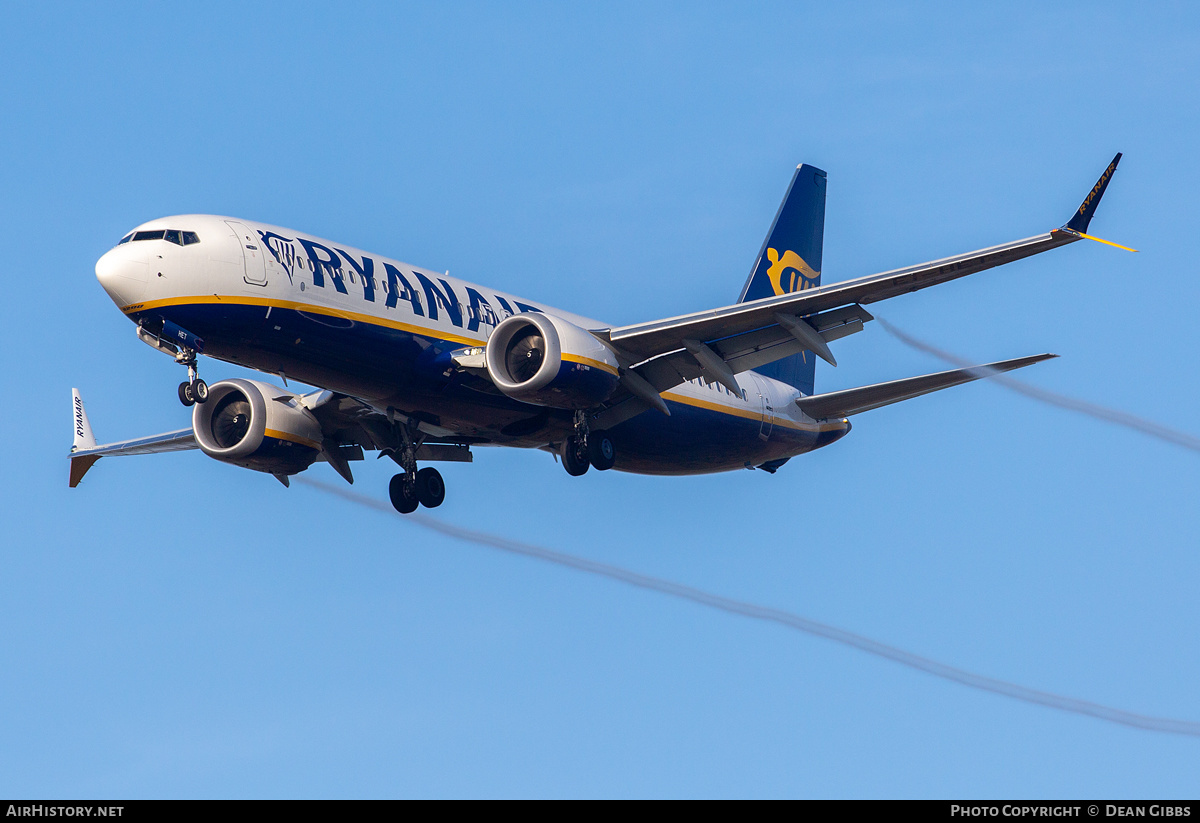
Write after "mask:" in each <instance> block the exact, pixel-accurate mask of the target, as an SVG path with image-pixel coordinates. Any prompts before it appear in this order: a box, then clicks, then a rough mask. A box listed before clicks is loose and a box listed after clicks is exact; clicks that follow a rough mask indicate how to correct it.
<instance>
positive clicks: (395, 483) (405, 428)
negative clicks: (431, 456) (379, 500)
mask: <svg viewBox="0 0 1200 823" xmlns="http://www.w3.org/2000/svg"><path fill="white" fill-rule="evenodd" d="M396 429H397V430H398V433H399V435H400V441H401V443H402V446H401V449H400V452H399V453H398V454H397V453H396V452H391V453H389V455H388V456H389V457H391V458H392V459H393V460H395V461H396V463H397V464H399V466H400V468H402V469H404V473H403V474H397V475H396V476H394V477H393V478H392V482H391V483H390V484H389V485H388V495H389V496H390V497H391V499H392V506H394V507H395V509H396V511H398V512H400V513H401V514H412V513H413V512H415V511H416V510H417V506H424V507H425V508H427V509H436V508H437V507H438V506H440V505H442V501H443V500H445V499H446V481H444V480H442V473H441V472H439V471H438V470H437V469H434V468H429V467H428V466H427V467H425V468H423V469H420V470H418V469H417V448H418V447H419V446H420V445H421V440H422V439H423V438H422V436H421V433H420V431H419V430H418V429H417V427H416V426H415V425H413V424H411V423H409V424H407V425H397V426H396Z"/></svg>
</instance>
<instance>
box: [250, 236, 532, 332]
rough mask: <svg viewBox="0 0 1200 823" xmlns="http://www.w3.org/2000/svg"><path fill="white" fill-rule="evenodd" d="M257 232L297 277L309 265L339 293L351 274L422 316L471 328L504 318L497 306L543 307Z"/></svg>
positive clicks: (366, 292)
mask: <svg viewBox="0 0 1200 823" xmlns="http://www.w3.org/2000/svg"><path fill="white" fill-rule="evenodd" d="M258 236H259V237H261V238H262V242H263V245H264V246H266V247H267V249H268V250H269V251H270V252H271V256H272V257H274V258H275V261H276V262H277V263H279V265H280V266H282V267H283V268H284V270H285V271H286V272H287V275H288V279H289V280H292V281H293V282H295V276H296V270H297V269H300V270H307V271H308V272H310V273H311V274H312V284H313V286H315V287H316V288H319V289H324V288H330V287H332V288H333V289H334V290H335V291H337V292H338V293H340V294H345V295H349V293H350V291H349V289H347V287H346V281H347V280H349V281H350V283H351V285H352V286H353V287H354V289H355V291H356V292H357V290H358V288H360V287H361V289H362V297H363V300H365V301H366V302H368V303H379V302H382V303H383V305H384V306H386V307H387V308H389V309H394V308H395V307H396V306H397V305H398V304H399V303H400V301H404V302H406V303H408V304H410V305H411V306H412V310H413V314H415V315H417V316H418V317H428V318H429V319H430V320H439V319H442V318H443V317H444V318H445V319H446V320H449V321H450V322H451V323H452V324H454V325H455V326H458V327H459V328H466V329H467V330H468V331H478V330H479V326H480V325H481V324H483V325H489V326H494V325H496V324H497V323H499V322H500V320H501V319H502V318H501V317H500V315H499V313H498V311H497V309H499V310H501V311H503V312H505V313H506V314H510V315H511V314H517V313H519V312H523V311H539V312H540V311H541V309H539V308H538V307H537V306H531V305H529V304H528V303H522V302H521V301H519V300H513V301H512V302H511V303H510V302H509V301H508V300H507V299H505V298H504V297H501V296H500V295H498V294H493V295H492V300H494V301H495V304H494V305H493V303H492V302H491V301H489V300H488V299H487V298H485V297H484V296H483V295H482V294H480V293H479V291H478V290H476V289H474V288H472V287H470V286H465V287H464V289H465V291H466V294H464V295H462V296H461V297H460V296H459V295H458V294H457V293H456V292H455V291H454V288H453V287H452V286H451V285H450V284H449V283H448V282H447V281H446V280H445V278H441V277H439V278H437V282H436V283H435V282H434V281H433V279H432V278H430V277H428V276H426V275H425V274H422V273H421V272H419V271H409V272H403V271H401V270H400V269H398V268H397V267H396V266H394V265H393V264H391V263H389V262H387V261H386V260H384V261H382V266H380V265H377V264H376V261H375V258H373V257H370V256H368V255H362V256H361V257H357V256H355V255H353V254H350V253H349V252H347V251H345V250H343V249H339V248H330V247H329V246H326V245H324V244H323V243H318V242H316V241H315V240H309V239H307V238H304V237H294V238H293V237H284V236H283V235H280V234H276V233H275V232H271V231H262V230H261V229H260V230H259V232H258ZM381 269H382V270H381ZM410 276H411V277H412V278H413V279H412V280H410V279H409V277H410ZM327 282H328V284H329V285H326V284H327ZM380 292H382V294H380Z"/></svg>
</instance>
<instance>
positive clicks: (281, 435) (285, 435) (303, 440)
mask: <svg viewBox="0 0 1200 823" xmlns="http://www.w3.org/2000/svg"><path fill="white" fill-rule="evenodd" d="M263 434H265V435H266V436H267V437H274V438H275V439H276V440H288V441H290V442H292V443H299V444H300V445H301V446H308V447H309V448H310V449H316V450H317V451H320V450H321V444H320V443H318V442H317V441H315V440H309V439H308V438H307V437H300V436H299V435H296V434H292V433H290V432H281V431H276V430H275V429H267V430H266V431H264V432H263Z"/></svg>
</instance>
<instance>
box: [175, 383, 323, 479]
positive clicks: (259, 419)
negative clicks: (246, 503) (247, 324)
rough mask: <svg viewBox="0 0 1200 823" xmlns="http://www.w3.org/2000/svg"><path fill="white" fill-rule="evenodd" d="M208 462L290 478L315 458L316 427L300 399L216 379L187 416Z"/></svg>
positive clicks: (262, 386)
mask: <svg viewBox="0 0 1200 823" xmlns="http://www.w3.org/2000/svg"><path fill="white" fill-rule="evenodd" d="M192 431H193V432H194V433H195V435H196V443H197V444H199V446H200V450H201V451H203V452H204V453H205V454H207V455H208V456H209V457H214V458H216V459H217V460H221V461H224V462H226V463H233V464H234V465H236V466H241V467H243V468H247V469H254V470H255V471H260V472H268V473H270V474H283V475H288V474H296V473H297V472H302V471H304V470H305V469H307V468H308V467H309V466H310V465H312V463H313V461H314V460H316V459H317V457H318V455H320V453H321V440H322V434H321V424H320V423H318V422H317V419H316V418H315V417H314V416H313V414H312V412H310V411H309V410H308V409H306V408H305V407H304V406H303V405H302V404H301V402H300V396H299V395H296V394H292V393H291V392H289V391H287V390H286V389H281V388H278V387H277V386H272V385H270V384H269V383H260V382H258V381H257V380H222V381H221V382H220V383H215V384H213V385H212V386H209V387H208V401H207V402H205V403H197V404H196V406H195V407H194V409H193V411H192Z"/></svg>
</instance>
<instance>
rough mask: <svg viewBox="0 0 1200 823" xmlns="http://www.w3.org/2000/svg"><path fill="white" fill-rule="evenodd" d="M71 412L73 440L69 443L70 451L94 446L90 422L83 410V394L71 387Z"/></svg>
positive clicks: (94, 437) (94, 439)
mask: <svg viewBox="0 0 1200 823" xmlns="http://www.w3.org/2000/svg"><path fill="white" fill-rule="evenodd" d="M71 412H72V413H73V414H74V416H75V442H74V443H73V444H72V445H71V451H73V452H77V451H84V450H86V449H94V448H96V436H95V435H94V434H92V424H91V423H90V422H89V421H88V416H87V412H86V411H84V410H83V396H82V395H81V394H80V393H79V389H71Z"/></svg>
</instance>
